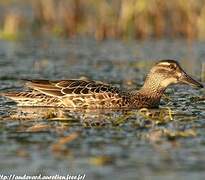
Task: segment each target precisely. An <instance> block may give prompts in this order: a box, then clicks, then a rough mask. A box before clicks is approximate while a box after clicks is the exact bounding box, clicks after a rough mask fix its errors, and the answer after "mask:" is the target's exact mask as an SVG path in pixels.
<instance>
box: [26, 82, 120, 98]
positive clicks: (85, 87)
mask: <svg viewBox="0 0 205 180" xmlns="http://www.w3.org/2000/svg"><path fill="white" fill-rule="evenodd" d="M27 81H28V82H27V83H26V86H27V87H28V88H30V89H33V90H36V91H39V92H41V93H43V94H45V95H49V96H54V97H63V96H69V95H91V94H94V93H95V94H97V93H108V92H109V93H113V94H116V93H119V92H120V90H119V89H118V88H116V87H113V86H111V85H109V84H105V83H102V82H99V81H90V80H79V79H70V80H57V81H50V80H27Z"/></svg>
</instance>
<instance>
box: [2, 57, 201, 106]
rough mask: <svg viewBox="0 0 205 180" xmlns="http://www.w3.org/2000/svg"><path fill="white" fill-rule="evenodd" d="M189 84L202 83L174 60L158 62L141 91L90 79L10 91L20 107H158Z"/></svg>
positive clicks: (32, 82)
mask: <svg viewBox="0 0 205 180" xmlns="http://www.w3.org/2000/svg"><path fill="white" fill-rule="evenodd" d="M179 82H183V83H188V84H192V85H195V86H198V87H203V86H202V84H200V83H199V82H197V81H195V80H193V79H192V78H191V77H190V76H188V75H187V74H186V73H185V72H184V71H183V69H182V68H181V67H180V66H179V64H178V63H177V62H176V61H174V60H163V61H160V62H158V63H157V64H156V65H155V66H154V67H153V68H152V69H151V71H150V73H149V74H148V76H147V78H146V80H145V83H144V85H143V87H142V88H141V89H140V90H139V91H131V92H128V91H123V90H120V89H119V88H116V87H113V86H111V85H109V84H105V83H102V82H98V81H89V80H60V81H49V80H29V81H28V82H27V83H26V86H27V87H28V88H29V89H30V90H29V91H25V92H9V93H4V94H3V95H4V96H6V97H9V98H11V99H13V100H15V101H16V102H18V105H19V106H52V107H74V108H143V107H145V108H155V107H158V105H159V103H160V99H161V96H162V95H163V93H164V91H165V89H166V88H167V86H169V85H170V84H173V83H179Z"/></svg>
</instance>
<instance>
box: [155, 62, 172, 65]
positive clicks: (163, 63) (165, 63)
mask: <svg viewBox="0 0 205 180" xmlns="http://www.w3.org/2000/svg"><path fill="white" fill-rule="evenodd" d="M158 65H165V66H169V65H170V63H168V62H161V63H159V64H158Z"/></svg>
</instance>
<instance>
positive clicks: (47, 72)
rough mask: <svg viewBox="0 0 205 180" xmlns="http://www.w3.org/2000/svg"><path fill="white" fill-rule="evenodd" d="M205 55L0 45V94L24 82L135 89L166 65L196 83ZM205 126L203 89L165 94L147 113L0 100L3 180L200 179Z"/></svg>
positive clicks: (48, 42)
mask: <svg viewBox="0 0 205 180" xmlns="http://www.w3.org/2000/svg"><path fill="white" fill-rule="evenodd" d="M204 49H205V43H202V42H194V43H192V44H188V43H187V42H186V41H183V40H177V41H174V40H173V41H171V40H161V41H156V40H149V41H144V42H139V41H136V42H120V41H114V40H107V41H103V42H96V41H94V40H93V39H89V38H81V39H80V38H78V39H70V40H59V39H38V40H24V41H21V42H7V41H0V91H1V92H7V91H12V90H21V89H22V85H23V81H21V80H20V79H25V78H27V79H34V78H45V79H70V78H80V77H81V78H82V77H86V78H89V79H94V80H100V81H104V82H107V83H112V84H113V85H116V86H118V87H123V88H128V89H132V88H139V87H140V86H141V85H142V84H143V80H144V77H145V75H146V73H147V71H148V70H149V68H150V67H151V66H152V65H153V63H154V62H156V61H157V59H164V58H166V59H167V58H171V59H177V60H179V62H180V63H181V65H182V67H183V68H184V69H185V70H186V71H187V72H188V73H189V74H192V76H193V77H195V78H196V79H198V80H199V79H200V76H201V67H202V66H201V64H202V63H204V54H205V51H204ZM160 113H161V114H160ZM204 120H205V100H204V89H201V90H198V89H193V88H191V87H188V86H183V85H175V86H172V87H170V88H169V89H168V90H167V91H166V97H165V98H163V100H162V102H161V105H160V109H158V110H152V111H146V110H145V112H144V113H142V112H141V113H140V112H139V111H137V110H127V111H122V110H118V111H111V110H101V111H99V110H90V111H89V110H84V111H80V110H75V111H74V110H72V109H67V110H62V109H48V108H17V107H16V105H15V103H13V102H12V101H10V100H8V99H5V98H2V97H0V143H1V146H0V174H5V175H6V174H16V175H23V174H25V173H26V174H28V175H38V174H42V175H56V174H59V175H66V174H74V175H75V174H85V175H86V178H85V179H157V180H158V179H165V178H166V179H190V180H191V179H204V177H205V165H204V164H205V131H204V130H205V121H204ZM73 136H74V138H73V139H71V140H68V141H67V142H65V143H62V142H61V140H62V138H63V137H73ZM60 142H61V143H60Z"/></svg>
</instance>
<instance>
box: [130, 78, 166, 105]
mask: <svg viewBox="0 0 205 180" xmlns="http://www.w3.org/2000/svg"><path fill="white" fill-rule="evenodd" d="M160 82H161V81H160V80H159V79H156V78H155V77H152V78H150V77H147V78H146V80H145V83H144V85H143V86H142V88H141V89H140V90H139V91H135V92H134V96H133V98H134V99H136V100H135V102H137V101H138V102H140V104H141V107H158V105H159V103H160V99H161V97H162V95H163V94H164V91H165V90H166V87H162V86H161V85H160Z"/></svg>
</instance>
